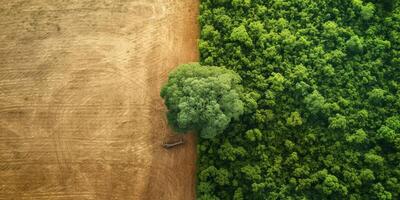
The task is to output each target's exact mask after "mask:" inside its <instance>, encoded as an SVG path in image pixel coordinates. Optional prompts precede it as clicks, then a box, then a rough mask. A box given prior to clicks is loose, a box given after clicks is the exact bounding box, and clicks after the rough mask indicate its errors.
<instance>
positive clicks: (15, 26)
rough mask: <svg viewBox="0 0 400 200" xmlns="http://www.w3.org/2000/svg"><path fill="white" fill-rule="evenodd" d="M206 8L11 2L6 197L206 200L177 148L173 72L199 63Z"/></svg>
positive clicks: (128, 2)
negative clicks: (164, 93)
mask: <svg viewBox="0 0 400 200" xmlns="http://www.w3.org/2000/svg"><path fill="white" fill-rule="evenodd" d="M197 14H198V2H197V0H0V199H4V200H5V199H7V200H9V199H56V200H58V199H78V200H79V199H104V200H111V199H123V200H125V199H150V200H154V199H162V200H164V199H165V200H175V199H178V200H179V199H182V200H190V199H194V196H195V195H194V184H195V179H194V175H195V159H196V158H195V157H196V152H195V145H194V143H195V141H194V137H193V136H192V135H190V136H185V140H186V141H187V143H186V144H184V145H183V146H179V147H176V148H174V149H171V150H165V149H163V148H162V147H161V143H162V142H163V141H164V140H165V139H166V138H168V137H169V136H170V133H171V131H170V130H169V129H168V127H167V123H166V120H165V115H164V112H165V108H164V106H163V103H162V100H161V98H160V97H159V91H160V88H161V86H162V84H163V83H164V82H165V81H166V79H167V73H168V72H169V71H170V70H171V69H173V68H174V67H175V66H176V65H177V64H180V63H186V62H190V61H196V60H197V57H198V53H197V46H196V39H197V37H198V25H197V20H196V17H197Z"/></svg>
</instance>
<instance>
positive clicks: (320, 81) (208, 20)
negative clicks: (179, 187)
mask: <svg viewBox="0 0 400 200" xmlns="http://www.w3.org/2000/svg"><path fill="white" fill-rule="evenodd" d="M399 4H400V2H399V1H397V0H393V1H391V0H369V1H367V0H364V1H363V0H317V1H316V0H202V1H201V8H200V9H201V14H200V17H199V21H200V26H201V38H200V41H199V49H200V55H201V64H202V65H209V66H225V67H226V68H228V69H231V70H233V71H235V72H236V73H237V74H239V75H240V77H241V79H242V82H241V85H242V86H243V91H242V92H241V94H240V95H241V98H242V102H243V114H242V115H241V116H240V118H238V119H232V121H230V123H229V126H227V128H226V129H225V131H223V133H221V134H219V135H218V136H217V137H214V138H213V139H206V138H199V141H198V142H199V144H198V153H199V157H198V173H197V198H198V199H203V200H206V199H221V200H225V199H236V200H238V199H394V200H397V199H400V6H399Z"/></svg>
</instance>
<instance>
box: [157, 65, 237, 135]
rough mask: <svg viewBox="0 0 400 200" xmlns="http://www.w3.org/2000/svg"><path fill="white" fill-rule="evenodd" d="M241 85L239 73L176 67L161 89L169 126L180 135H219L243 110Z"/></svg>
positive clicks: (197, 67) (210, 67) (215, 69)
mask: <svg viewBox="0 0 400 200" xmlns="http://www.w3.org/2000/svg"><path fill="white" fill-rule="evenodd" d="M240 82H241V78H240V76H239V75H238V74H236V73H235V72H234V71H232V70H228V69H226V68H223V67H212V66H201V65H200V64H198V63H193V64H185V65H181V66H179V67H178V68H177V69H176V70H174V71H172V72H171V73H170V74H169V78H168V82H167V84H166V85H164V87H163V88H162V90H161V97H162V98H164V100H165V105H166V106H167V108H168V113H167V117H168V122H169V124H170V125H171V126H172V127H173V128H174V129H175V130H176V131H178V132H181V133H184V132H187V131H191V130H194V131H198V132H199V134H200V136H201V137H203V138H213V137H215V136H216V135H217V134H220V133H222V131H223V130H225V128H226V127H227V126H228V124H229V123H230V122H231V120H232V119H238V117H239V116H240V115H241V114H242V113H243V111H244V105H243V102H242V101H241V99H240V95H241V92H242V87H241V86H240Z"/></svg>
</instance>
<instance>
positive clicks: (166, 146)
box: [162, 138, 185, 149]
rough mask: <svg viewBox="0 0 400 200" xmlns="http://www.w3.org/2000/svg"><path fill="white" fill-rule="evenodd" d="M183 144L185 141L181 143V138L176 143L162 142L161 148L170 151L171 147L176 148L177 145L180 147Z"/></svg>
mask: <svg viewBox="0 0 400 200" xmlns="http://www.w3.org/2000/svg"><path fill="white" fill-rule="evenodd" d="M184 143H185V141H183V138H181V139H180V140H178V141H169V142H164V143H163V144H162V146H163V147H164V148H166V149H170V148H172V147H175V146H178V145H181V144H184Z"/></svg>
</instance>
